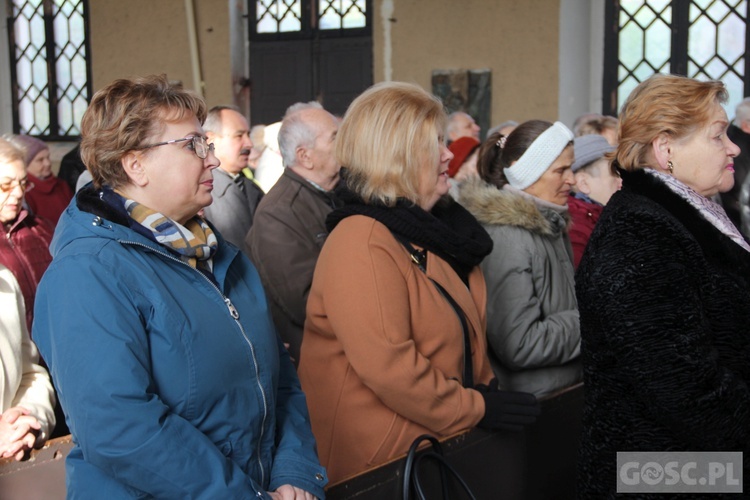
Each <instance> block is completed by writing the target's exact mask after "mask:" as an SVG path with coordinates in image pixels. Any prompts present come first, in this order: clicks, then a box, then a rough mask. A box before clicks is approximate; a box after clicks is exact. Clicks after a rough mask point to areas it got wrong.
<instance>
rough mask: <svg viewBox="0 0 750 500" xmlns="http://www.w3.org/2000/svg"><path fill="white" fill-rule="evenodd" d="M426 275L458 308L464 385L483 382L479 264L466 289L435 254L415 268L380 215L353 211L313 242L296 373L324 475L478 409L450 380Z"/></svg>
mask: <svg viewBox="0 0 750 500" xmlns="http://www.w3.org/2000/svg"><path fill="white" fill-rule="evenodd" d="M429 278H432V279H434V280H435V281H437V282H438V283H440V284H441V285H442V286H443V287H444V288H445V289H446V290H447V291H448V293H449V294H450V295H451V296H452V297H453V298H454V300H455V301H456V302H457V303H458V304H459V305H460V307H461V308H462V310H463V312H464V314H465V316H466V319H467V322H468V325H469V329H470V334H471V342H472V351H473V354H472V359H473V369H474V379H475V383H488V382H489V380H490V379H491V378H492V369H491V367H490V364H489V360H488V358H487V342H486V339H485V322H486V319H485V302H486V291H485V284H484V278H483V276H482V273H481V271H480V270H479V268H475V269H474V270H473V271H472V272H471V274H470V277H469V283H470V288H471V291H469V289H468V288H467V287H466V286H465V285H464V284H463V282H462V281H461V279H460V278H459V277H458V275H457V274H456V273H455V272H454V271H453V269H452V268H451V267H450V266H449V265H448V264H447V263H446V262H445V261H443V260H442V259H440V258H439V257H438V256H437V255H435V254H432V253H428V255H427V272H426V274H425V273H423V272H422V271H420V270H419V268H418V267H417V266H416V265H415V264H414V263H413V262H412V261H411V259H410V256H409V254H408V252H407V251H406V249H405V248H404V247H403V246H402V245H401V244H400V243H399V242H397V241H396V239H395V238H394V237H393V235H392V234H391V233H390V231H389V230H388V229H387V228H386V227H385V226H384V225H382V224H381V223H379V222H377V221H375V220H374V219H371V218H368V217H365V216H361V215H356V216H351V217H348V218H346V219H344V220H343V221H342V222H340V223H339V225H338V226H337V227H336V228H335V229H334V231H333V232H331V234H330V236H329V237H328V240H327V242H326V244H325V246H324V247H323V250H322V252H321V254H320V258H319V260H318V264H317V267H316V268H315V276H314V278H313V284H312V289H311V291H310V295H309V297H308V302H307V318H306V321H305V331H304V338H303V341H302V343H303V347H302V350H303V351H304V353H305V355H304V356H303V357H302V360H301V363H300V367H299V376H300V380H301V382H302V387H303V389H304V391H305V393H306V395H307V401H308V407H309V409H310V416H311V419H312V427H313V433H314V434H315V438H316V440H317V443H318V454H319V456H320V460H321V463H322V464H323V465H325V466H326V468H327V469H328V475H329V479H330V481H331V483H335V482H337V481H340V480H342V479H345V478H347V477H349V476H351V475H354V474H357V473H359V472H362V471H364V470H366V469H368V468H370V467H373V466H376V465H378V464H382V463H384V462H386V461H388V460H390V459H392V458H394V457H397V456H399V455H402V454H404V453H406V451H407V450H408V448H409V445H410V443H411V442H412V440H413V439H414V438H416V437H417V436H419V435H420V434H423V433H430V434H433V435H437V436H447V435H450V434H454V433H456V432H459V431H461V430H464V429H468V428H470V427H473V426H475V425H476V424H477V422H479V420H480V419H481V418H482V417H483V416H484V401H483V399H482V397H481V395H480V394H479V393H478V392H476V391H474V390H470V389H465V388H464V387H463V386H462V385H461V381H460V380H461V377H462V373H463V371H462V370H463V334H462V331H461V324H460V322H459V319H458V317H457V315H456V313H455V312H454V310H453V309H452V308H451V306H450V304H449V303H448V302H447V301H446V299H445V298H443V296H442V295H441V294H440V292H439V291H438V289H437V287H436V286H435V284H434V283H432V282H431V281H430V279H429Z"/></svg>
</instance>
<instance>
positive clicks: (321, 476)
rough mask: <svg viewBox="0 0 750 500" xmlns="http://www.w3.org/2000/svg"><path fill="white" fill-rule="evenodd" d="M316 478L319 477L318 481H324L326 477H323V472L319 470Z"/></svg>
mask: <svg viewBox="0 0 750 500" xmlns="http://www.w3.org/2000/svg"><path fill="white" fill-rule="evenodd" d="M315 479H317V480H318V481H322V480H323V479H325V478H324V477H323V474H321V473H320V472H318V473H317V474H315Z"/></svg>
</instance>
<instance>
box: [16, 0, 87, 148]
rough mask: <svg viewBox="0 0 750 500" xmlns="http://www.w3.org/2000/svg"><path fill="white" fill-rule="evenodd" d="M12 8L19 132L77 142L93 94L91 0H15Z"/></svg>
mask: <svg viewBox="0 0 750 500" xmlns="http://www.w3.org/2000/svg"><path fill="white" fill-rule="evenodd" d="M11 7H12V16H13V17H12V19H11V21H12V26H13V27H12V30H11V31H10V36H11V43H10V50H11V56H12V58H13V65H12V67H11V86H12V88H13V103H14V106H13V129H14V132H15V133H23V134H31V135H36V136H40V137H43V138H45V139H51V140H55V139H62V140H65V139H74V138H76V137H78V136H79V135H80V124H81V117H82V115H83V112H84V111H85V110H86V107H87V106H88V101H89V97H90V95H91V86H90V83H89V82H90V78H89V74H90V67H89V63H88V60H87V54H88V52H89V49H88V43H87V36H86V35H87V31H88V17H87V16H88V14H87V0H55V1H54V2H53V1H52V0H12V2H11Z"/></svg>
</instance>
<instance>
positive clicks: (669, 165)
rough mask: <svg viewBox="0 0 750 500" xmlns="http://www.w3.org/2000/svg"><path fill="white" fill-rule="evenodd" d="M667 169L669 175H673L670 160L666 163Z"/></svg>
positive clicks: (672, 166)
mask: <svg viewBox="0 0 750 500" xmlns="http://www.w3.org/2000/svg"><path fill="white" fill-rule="evenodd" d="M667 168H668V169H669V173H670V174H672V175H674V165H672V160H669V161H668V162H667Z"/></svg>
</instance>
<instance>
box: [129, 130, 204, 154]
mask: <svg viewBox="0 0 750 500" xmlns="http://www.w3.org/2000/svg"><path fill="white" fill-rule="evenodd" d="M185 141H190V145H189V146H188V149H190V150H192V151H193V152H194V153H195V156H197V157H198V158H200V159H201V160H205V159H206V157H207V156H208V152H209V151H212V152H213V150H214V145H213V143H211V144H208V143H207V142H206V138H205V137H202V136H200V135H194V136H192V137H185V138H184V139H172V140H171V141H165V142H157V143H156V144H148V145H146V146H141V147H140V148H138V149H141V150H143V149H149V148H155V147H156V146H164V145H166V144H175V143H178V142H185Z"/></svg>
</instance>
